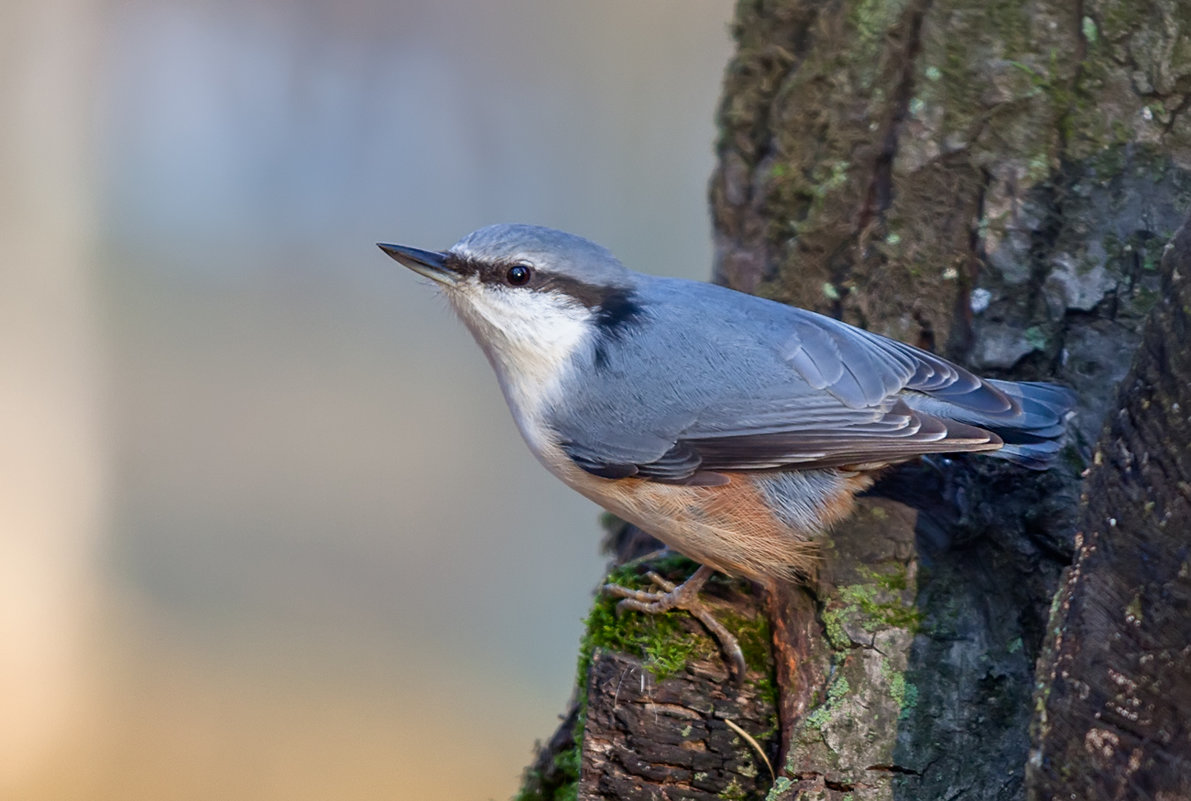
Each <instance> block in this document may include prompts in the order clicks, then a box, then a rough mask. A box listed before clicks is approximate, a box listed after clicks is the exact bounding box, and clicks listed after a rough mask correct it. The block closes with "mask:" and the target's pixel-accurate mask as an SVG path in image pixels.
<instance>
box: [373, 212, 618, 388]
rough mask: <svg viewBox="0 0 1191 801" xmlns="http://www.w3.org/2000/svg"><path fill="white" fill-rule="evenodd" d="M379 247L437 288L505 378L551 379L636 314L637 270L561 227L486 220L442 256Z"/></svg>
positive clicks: (401, 247) (407, 248)
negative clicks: (635, 287) (480, 226)
mask: <svg viewBox="0 0 1191 801" xmlns="http://www.w3.org/2000/svg"><path fill="white" fill-rule="evenodd" d="M379 247H380V249H381V250H383V251H384V252H385V253H387V254H388V255H389V256H392V257H393V258H394V259H396V260H397V261H399V262H401V263H402V264H404V265H405V266H406V267H409V268H410V269H411V270H413V271H414V272H416V273H419V274H420V275H424V276H426V277H427V278H430V279H432V280H434V281H436V282H437V283H438V284H439V285H440V286H441V287H442V289H443V293H444V294H445V295H446V297H447V299H448V300H449V301H450V303H451V305H452V306H453V307H454V308H455V310H456V311H457V312H458V314H459V316H460V317H461V318H462V319H463V321H464V323H466V324H467V327H468V328H469V329H471V332H472V334H473V335H474V336H475V338H476V341H477V342H479V344H480V346H481V347H482V348H483V349H484V351H485V353H486V354H487V355H488V357H489V359H490V360H491V361H492V363H493V365H494V366H495V367H496V369H497V372H498V373H500V374H501V375H502V378H513V379H520V378H522V377H524V378H530V377H533V378H536V379H538V380H547V379H550V378H552V377H555V376H556V375H557V374H558V373H559V372H560V371H562V370H563V369H564V367H565V366H568V365H570V364H571V363H572V361H573V360H574V358H575V356H576V355H577V354H579V353H582V352H583V351H584V350H586V349H590V348H591V347H593V345H594V343H595V342H596V341H597V339H598V337H599V336H600V334H601V333H603V332H605V331H606V329H607V328H608V327H609V326H621V325H623V324H624V323H626V322H627V321H628V319H629V318H630V317H633V316H635V315H637V314H638V313H639V312H640V309H639V308H638V307H637V306H636V305H635V303H634V300H633V297H634V293H633V290H634V286H635V283H636V281H637V280H639V278H640V276H638V275H637V274H635V273H633V272H631V271H629V270H628V269H626V268H625V267H624V265H622V264H621V263H620V262H619V261H618V260H617V259H616V257H615V256H613V255H612V254H611V253H610V252H608V250H606V249H605V248H602V247H600V246H599V245H597V244H595V243H594V242H590V241H588V240H586V239H584V238H582V237H579V236H575V235H574V234H568V233H565V232H563V231H556V230H553V229H550V228H542V227H539V226H533V225H490V226H488V227H487V228H481V229H480V230H478V231H474V232H472V233H470V234H468V235H467V236H465V237H463V238H462V239H460V240H459V241H458V242H456V243H455V244H454V245H452V246H451V247H450V248H449V249H448V250H446V251H441V252H440V251H430V250H419V249H417V248H411V247H406V246H404V245H388V244H381V245H379Z"/></svg>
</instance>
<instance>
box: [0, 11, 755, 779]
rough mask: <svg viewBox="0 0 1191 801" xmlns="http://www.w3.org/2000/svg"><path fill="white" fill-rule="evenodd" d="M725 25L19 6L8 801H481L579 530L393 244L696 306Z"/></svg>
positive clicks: (11, 139) (1, 271)
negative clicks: (531, 234)
mask: <svg viewBox="0 0 1191 801" xmlns="http://www.w3.org/2000/svg"><path fill="white" fill-rule="evenodd" d="M731 5H732V4H731V3H730V2H729V0H650V1H648V2H642V0H602V1H601V2H599V3H557V2H551V1H550V0H537V1H536V2H529V1H528V0H514V1H512V2H501V3H491V2H485V1H484V0H471V1H470V2H464V1H463V0H399V1H398V2H381V0H338V1H337V2H332V1H331V0H303V1H302V2H281V0H235V2H233V1H232V0H202V2H195V1H193V0H190V1H188V2H180V1H179V2H169V0H123V1H122V2H96V1H95V0H6V2H5V3H4V10H3V23H2V24H0V109H2V113H3V124H2V125H0V244H2V246H3V248H2V252H3V260H2V261H0V710H2V711H0V798H4V799H22V801H38V800H40V799H109V798H111V799H122V801H135V800H137V799H146V800H147V799H153V800H154V801H163V800H169V799H204V800H206V799H212V798H219V799H327V798H335V799H354V798H360V799H365V798H366V799H377V798H402V799H404V798H410V799H414V798H417V799H452V800H453V801H458V800H459V799H488V798H494V799H503V798H506V797H508V796H509V795H510V794H511V793H513V792H514V791H515V789H516V787H517V784H518V778H519V774H520V772H521V770H522V769H523V767H524V766H525V765H526V764H527V763H528V761H529V760H530V756H531V750H532V746H533V742H534V740H535V739H538V738H545V737H547V736H549V734H550V733H551V732H552V731H553V729H554V728H555V726H556V725H557V716H558V714H559V713H560V712H562V711H563V709H564V706H565V704H566V701H567V698H568V695H569V693H570V689H571V683H572V680H573V670H574V658H575V651H576V646H577V642H578V637H579V633H580V621H581V618H582V616H583V615H584V613H585V610H586V608H587V606H588V603H589V600H590V596H591V592H592V589H593V588H594V587H595V585H596V583H597V581H598V579H599V577H600V575H601V570H602V567H603V559H602V558H601V557H600V556H599V554H598V542H599V538H600V532H599V530H598V526H597V510H596V509H595V507H593V506H591V505H590V504H588V503H587V502H586V501H584V500H582V499H581V498H579V497H578V496H577V495H574V494H573V493H571V492H570V491H568V490H567V489H566V488H564V487H563V486H562V485H561V484H559V483H557V482H556V481H555V480H554V479H552V478H550V477H549V476H548V475H547V474H546V473H545V472H544V471H543V470H542V469H540V468H539V467H538V466H537V465H536V463H534V461H533V459H532V457H531V456H530V455H529V453H528V451H527V450H526V448H525V447H524V446H523V444H522V443H521V442H520V441H519V439H518V437H517V434H516V432H515V429H514V427H513V425H512V423H511V421H510V419H509V417H508V414H507V413H506V411H505V408H504V403H503V401H502V400H501V398H500V396H499V392H498V390H497V387H496V383H495V381H493V380H492V377H491V375H490V372H489V368H488V366H487V364H486V363H485V362H484V360H483V358H482V356H481V355H480V352H479V350H478V349H476V348H475V346H474V345H473V344H472V342H471V341H470V339H469V337H468V335H467V334H466V332H465V331H464V330H463V328H462V326H461V325H459V324H458V323H457V321H455V320H454V319H452V318H451V316H450V314H449V312H448V311H447V309H446V308H445V305H444V303H443V302H442V301H441V300H440V299H439V298H437V297H436V296H435V294H434V293H433V292H432V291H431V289H430V288H429V287H428V286H427V285H426V282H425V281H424V280H421V279H417V278H416V277H415V276H413V275H412V274H410V273H409V272H408V271H406V270H403V269H402V268H400V267H399V266H398V265H396V264H395V263H394V262H392V261H391V260H389V259H387V258H385V257H384V256H383V255H382V254H381V253H380V252H379V251H377V250H376V248H375V247H374V246H373V243H374V242H376V241H377V240H388V241H394V242H401V243H407V244H412V245H415V246H420V247H426V248H443V247H446V246H448V245H450V244H451V243H452V242H454V241H455V240H456V239H457V238H458V237H460V236H461V235H462V234H464V233H466V232H468V231H470V230H472V229H474V228H477V227H479V226H481V225H485V224H488V223H493V222H506V221H508V222H512V221H523V222H535V223H541V224H546V225H551V226H555V227H560V228H565V229H568V230H572V231H575V232H576V233H580V234H583V235H586V236H588V237H591V238H593V239H595V240H597V241H599V242H601V243H602V244H604V245H607V246H608V247H610V248H611V249H612V250H613V251H614V252H616V253H617V254H618V255H620V256H621V258H622V259H624V260H625V261H626V262H627V263H628V264H630V265H631V266H635V267H638V268H640V269H645V270H649V271H652V272H658V273H666V274H670V275H685V276H689V277H698V278H703V277H706V276H707V275H709V274H710V259H711V247H710V234H709V224H708V213H707V204H706V184H707V180H708V178H709V175H710V173H711V169H712V163H713V158H712V144H713V139H714V135H715V131H714V126H713V112H714V107H715V103H716V100H717V96H718V93H719V85H720V76H721V73H722V70H723V67H724V65H725V63H726V62H727V59H728V57H729V55H730V52H731V44H730V41H729V36H728V29H727V24H728V21H729V18H730V14H731Z"/></svg>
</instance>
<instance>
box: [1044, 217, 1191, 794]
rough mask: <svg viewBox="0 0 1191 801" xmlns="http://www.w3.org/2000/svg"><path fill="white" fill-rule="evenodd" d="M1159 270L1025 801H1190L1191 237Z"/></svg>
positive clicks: (1059, 628) (1185, 236)
mask: <svg viewBox="0 0 1191 801" xmlns="http://www.w3.org/2000/svg"><path fill="white" fill-rule="evenodd" d="M1163 261H1164V278H1165V281H1164V285H1163V292H1162V295H1163V298H1162V300H1161V301H1160V302H1159V303H1158V305H1157V307H1156V308H1155V310H1154V313H1153V316H1152V317H1151V319H1150V322H1149V324H1148V325H1147V327H1146V331H1145V338H1144V339H1143V341H1142V346H1141V349H1140V350H1139V351H1138V353H1137V356H1136V358H1135V360H1134V362H1133V368H1132V370H1130V372H1129V375H1128V376H1127V377H1126V379H1125V381H1124V382H1123V383H1122V385H1121V408H1120V411H1119V412H1118V413H1117V414H1115V415H1113V416H1111V417H1110V418H1109V420H1108V423H1107V426H1106V428H1105V431H1104V434H1103V436H1102V437H1101V440H1100V444H1099V447H1098V448H1097V450H1096V458H1095V466H1093V467H1092V469H1091V472H1090V473H1089V475H1088V478H1087V482H1086V484H1085V490H1084V506H1083V511H1082V514H1081V516H1080V527H1079V532H1080V533H1079V534H1078V535H1077V537H1076V559H1075V563H1074V565H1073V566H1072V567H1071V569H1070V570H1068V571H1067V574H1066V577H1065V580H1064V583H1063V587H1062V589H1061V591H1060V593H1059V595H1058V596H1057V597H1056V598H1055V613H1054V617H1053V618H1052V621H1051V630H1050V632H1049V634H1048V637H1047V648H1046V651H1045V653H1044V655H1043V658H1042V659H1041V661H1040V663H1039V670H1038V683H1039V697H1038V705H1039V712H1038V714H1037V716H1036V718H1035V722H1034V723H1035V732H1034V736H1035V748H1034V750H1033V752H1032V754H1031V759H1030V769H1029V780H1030V797H1031V798H1034V799H1040V800H1041V799H1050V798H1075V799H1085V800H1086V801H1093V800H1094V799H1120V801H1141V800H1142V799H1182V798H1191V533H1189V530H1188V521H1191V344H1189V343H1191V224H1188V225H1184V227H1183V229H1182V230H1181V231H1180V232H1179V235H1178V236H1177V237H1176V238H1175V240H1174V242H1173V243H1172V246H1171V248H1170V249H1169V250H1168V252H1167V254H1166V257H1165V259H1164V260H1163Z"/></svg>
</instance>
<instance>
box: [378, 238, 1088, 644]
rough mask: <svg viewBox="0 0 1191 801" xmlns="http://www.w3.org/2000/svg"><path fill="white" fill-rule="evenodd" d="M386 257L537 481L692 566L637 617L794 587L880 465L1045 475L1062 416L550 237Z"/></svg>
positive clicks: (636, 598) (867, 336) (857, 337)
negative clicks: (722, 584)
mask: <svg viewBox="0 0 1191 801" xmlns="http://www.w3.org/2000/svg"><path fill="white" fill-rule="evenodd" d="M380 248H381V249H382V250H384V252H385V253H387V254H388V255H390V256H392V257H393V258H394V259H396V260H397V261H399V262H401V263H402V264H404V265H405V266H407V267H409V268H410V269H412V270H414V271H415V272H417V273H420V274H421V275H424V276H426V277H428V278H431V279H433V280H434V281H436V282H438V284H439V285H440V286H441V287H442V289H443V293H444V294H445V295H446V297H447V300H448V301H449V302H450V303H451V305H452V306H453V307H454V308H455V311H456V312H458V314H459V316H460V317H461V318H462V319H463V322H464V323H465V324H466V325H467V327H468V328H469V329H470V330H471V333H472V335H473V336H474V337H475V339H476V342H478V343H479V345H480V347H481V348H482V349H483V350H484V353H485V354H486V355H487V357H488V361H489V362H491V363H492V367H493V368H494V369H495V371H496V376H497V379H498V380H499V381H500V386H501V389H502V390H503V391H504V396H505V399H506V401H507V402H508V405H509V408H510V410H512V413H513V417H514V418H515V419H516V421H517V426H518V428H519V429H520V430H521V434H522V436H524V438H525V441H526V442H527V443H528V444H529V447H530V449H531V450H532V451H533V452H534V454H535V455H536V456H537V458H538V459H539V460H540V461H541V462H542V464H544V465H545V466H546V468H547V469H548V470H550V472H552V473H554V475H556V476H558V477H559V478H560V479H562V481H563V482H564V483H566V484H567V485H568V486H570V487H571V488H573V489H575V490H577V491H578V492H579V493H581V494H583V495H585V496H586V497H588V498H590V499H591V500H593V501H595V502H596V503H598V504H600V505H601V506H603V507H604V508H606V509H608V510H609V511H611V512H613V513H614V514H616V515H618V516H619V517H621V518H623V519H624V520H627V521H629V522H631V523H633V524H635V525H637V526H638V527H639V528H641V529H642V530H644V531H646V532H647V533H649V534H652V535H653V536H655V537H657V538H658V539H659V540H661V541H662V542H664V543H666V544H667V545H668V546H670V547H671V548H673V549H674V550H676V551H678V552H680V553H682V554H685V555H686V556H688V557H690V558H691V559H693V560H695V561H696V562H699V563H700V564H702V565H703V567H701V568H700V569H699V571H698V572H696V573H695V574H694V575H693V576H692V577H691V579H690V580H688V581H687V582H686V583H685V584H684V585H682V586H681V587H679V588H678V589H677V590H674V591H672V592H670V593H668V594H661V593H640V592H632V591H627V590H622V591H621V592H620V594H621V595H625V596H627V597H628V599H629V601H628V602H629V604H630V606H632V607H633V608H639V609H647V610H649V611H658V610H661V609H668V608H673V607H676V606H677V607H681V608H691V607H692V606H694V605H695V604H694V596H695V594H696V593H697V592H698V589H699V587H700V586H701V585H702V584H703V583H704V581H706V579H707V577H708V576H710V574H711V572H712V569H715V570H721V571H723V572H725V573H729V574H732V575H737V576H745V577H748V578H751V579H754V580H758V581H761V582H766V583H768V582H772V581H774V580H781V579H789V578H791V577H794V576H797V575H800V574H801V575H805V574H806V573H808V572H809V569H810V568H811V567H812V565H813V562H814V554H815V547H814V538H815V537H816V535H818V534H820V533H821V532H822V531H823V530H824V529H825V528H827V527H828V526H830V525H831V524H832V523H834V522H836V521H838V520H840V519H841V518H843V517H844V516H845V515H846V514H847V513H848V511H849V509H850V508H851V506H852V499H853V496H854V495H855V493H857V492H859V491H861V490H863V489H865V488H867V487H868V486H869V485H870V484H871V483H872V482H873V477H874V474H875V473H876V472H877V471H879V470H880V469H881V468H883V467H886V466H888V465H890V464H894V463H897V462H903V461H906V460H909V459H912V458H914V457H917V456H920V455H923V454H932V453H952V452H960V451H988V452H990V454H991V455H993V456H999V457H1001V458H1005V459H1009V460H1011V461H1013V462H1016V463H1018V464H1021V465H1025V466H1026V467H1032V468H1038V469H1041V468H1045V467H1046V466H1047V465H1048V464H1049V463H1050V461H1051V460H1052V459H1053V457H1054V456H1055V454H1056V452H1057V451H1058V448H1059V442H1058V440H1059V438H1060V437H1061V435H1062V432H1063V427H1064V421H1065V417H1066V415H1067V412H1068V411H1069V409H1070V408H1071V407H1072V405H1073V402H1074V397H1073V395H1072V394H1071V393H1070V392H1069V391H1068V390H1066V389H1064V388H1062V387H1057V386H1054V385H1050V384H1041V383H1013V382H1009V381H996V380H991V379H982V378H979V377H977V376H975V375H973V374H972V373H970V372H968V371H967V370H965V369H964V368H962V367H959V366H957V365H955V364H952V363H950V362H948V361H946V360H945V359H942V358H940V357H938V356H935V355H934V354H932V353H928V352H926V351H923V350H919V349H918V348H915V347H912V346H910V345H906V344H903V343H901V342H897V341H895V340H892V339H887V338H885V337H883V336H879V335H877V334H873V333H869V332H868V331H864V330H862V329H859V328H854V327H853V326H850V325H847V324H846V323H842V322H840V321H838V320H835V319H832V318H830V317H824V316H822V315H819V314H815V313H813V312H809V311H805V310H803V309H798V308H794V307H791V306H785V305H783V304H781V303H776V302H774V301H770V300H765V299H762V298H758V297H754V296H752V295H746V294H743V293H740V292H735V291H732V290H730V289H726V288H724V287H721V286H715V285H713V284H705V283H700V282H696V281H684V280H680V279H674V278H659V277H656V276H652V275H644V274H642V273H637V272H633V271H632V270H629V269H627V268H626V267H624V265H622V264H621V263H620V262H619V261H618V260H617V259H616V258H615V257H614V256H613V255H612V254H611V253H610V252H608V251H607V250H605V249H604V248H602V247H600V246H599V245H596V244H594V243H592V242H589V241H588V240H586V239H583V238H581V237H578V236H575V235H573V234H567V233H563V232H562V231H555V230H552V229H549V228H540V227H537V226H529V225H493V226H489V227H487V228H482V229H480V230H478V231H475V232H474V233H471V234H468V235H467V236H465V237H464V238H463V239H461V240H459V242H457V243H456V244H455V245H453V246H452V247H451V248H450V249H449V250H447V251H445V252H437V251H427V250H418V249H416V248H410V247H405V246H401V245H385V244H382V245H380ZM700 619H701V620H704V622H707V620H706V618H705V617H703V616H702V615H700Z"/></svg>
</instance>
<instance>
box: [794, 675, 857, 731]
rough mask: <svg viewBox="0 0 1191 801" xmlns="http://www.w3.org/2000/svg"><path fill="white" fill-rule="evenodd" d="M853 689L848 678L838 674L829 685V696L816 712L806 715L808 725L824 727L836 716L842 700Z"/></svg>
mask: <svg viewBox="0 0 1191 801" xmlns="http://www.w3.org/2000/svg"><path fill="white" fill-rule="evenodd" d="M851 691H852V686H851V685H850V684H848V680H847V679H846V678H844V677H843V676H842V675H841V676H838V677H837V678H836V679H835V680H834V681H832V682H831V684H829V685H828V686H827V698H825V699H824V700H823V703H821V704H819V706H818V707H817V708H816V709H815V711H814V712H812V713H810V714H809V715H807V716H806V718H805V720H806V725H807V726H810V727H812V728H815V729H818V728H822V726H823V724H824V723H826V722H827V721H829V720H831V718H832V717H833V716H834V714H835V709H836V707H838V706H839V703H840V701H842V700H843V699H844V697H845V696H847V694H848V693H849V692H851Z"/></svg>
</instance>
